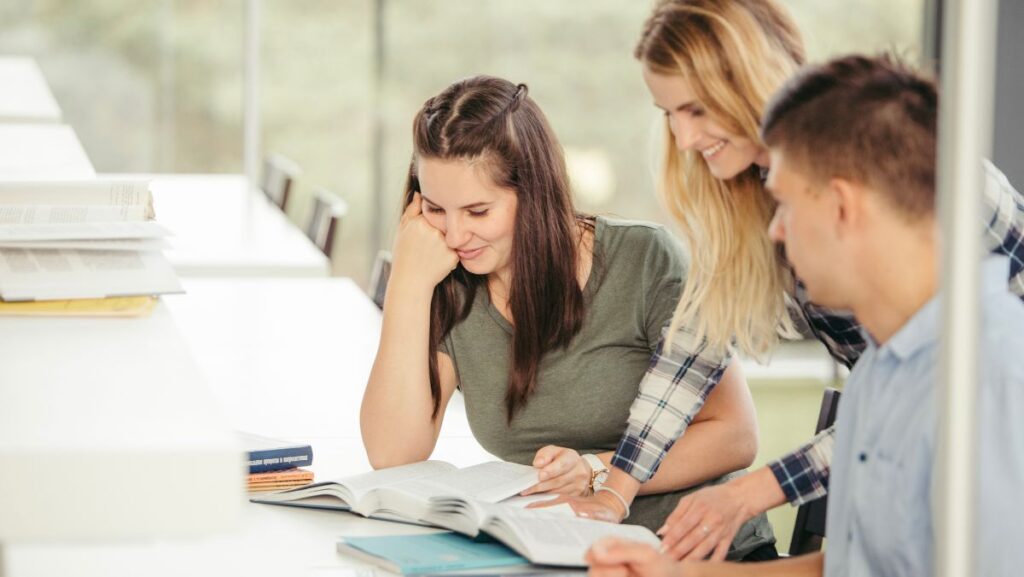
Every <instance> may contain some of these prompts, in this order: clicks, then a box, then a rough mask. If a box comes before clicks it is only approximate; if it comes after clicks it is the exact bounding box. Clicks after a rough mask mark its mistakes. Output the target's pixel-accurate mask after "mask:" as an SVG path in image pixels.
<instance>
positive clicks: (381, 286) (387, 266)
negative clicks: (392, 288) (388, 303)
mask: <svg viewBox="0 0 1024 577" xmlns="http://www.w3.org/2000/svg"><path fill="white" fill-rule="evenodd" d="M390 277H391V253H390V252H388V251H386V250H382V251H380V252H379V253H377V258H376V260H374V261H373V272H371V273H370V286H369V288H368V289H367V291H366V292H367V294H369V295H370V300H372V301H373V304H375V305H377V308H379V309H381V310H384V295H385V294H387V290H388V278H390Z"/></svg>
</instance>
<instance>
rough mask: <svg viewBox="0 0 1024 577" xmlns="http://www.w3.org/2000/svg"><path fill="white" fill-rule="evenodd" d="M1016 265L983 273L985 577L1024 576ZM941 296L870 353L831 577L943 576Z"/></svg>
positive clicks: (856, 374)
mask: <svg viewBox="0 0 1024 577" xmlns="http://www.w3.org/2000/svg"><path fill="white" fill-rule="evenodd" d="M1008 266H1009V262H1008V260H1007V259H1006V258H1005V257H989V258H988V259H986V260H985V262H984V263H983V266H982V272H983V281H982V295H983V297H984V298H983V304H982V313H983V314H982V325H981V335H980V338H979V344H980V348H979V355H980V356H979V365H980V366H981V376H980V381H979V386H978V419H977V425H978V443H979V446H978V454H977V466H978V471H979V475H978V477H977V480H978V481H977V482H978V485H977V506H976V511H977V518H976V528H977V541H976V548H975V557H976V559H977V562H978V564H977V571H976V572H975V573H974V574H973V575H974V576H978V577H981V576H984V577H989V576H993V577H995V576H1003V575H1007V576H1010V575H1024V537H1022V532H1021V531H1020V529H1019V527H1020V526H1021V524H1022V523H1024V303H1021V301H1020V299H1018V298H1016V297H1014V296H1013V295H1012V294H1010V293H1009V292H1008V291H1007V288H1006V276H1007V269H1008ZM940 299H941V295H940V296H937V297H936V298H934V299H932V300H931V301H929V302H928V303H927V304H926V305H925V306H924V307H922V308H921V309H920V310H919V311H918V312H917V314H915V315H914V316H913V317H912V318H911V319H910V320H909V321H908V322H907V323H906V324H905V325H903V327H902V328H901V329H900V330H899V331H898V332H897V333H896V334H895V335H894V336H893V337H892V338H891V339H889V341H888V342H887V343H885V344H884V345H883V346H881V347H878V346H877V345H876V344H875V343H874V342H873V341H872V339H870V338H868V339H867V340H868V343H869V344H868V348H867V350H866V351H865V352H864V355H863V356H861V358H860V361H859V362H858V363H857V364H856V365H855V366H854V368H853V372H852V373H851V374H850V378H849V379H848V380H847V382H846V386H845V387H844V390H843V396H842V400H841V401H840V403H839V416H838V418H837V422H836V444H835V454H834V457H833V460H832V474H831V477H830V487H829V503H828V520H827V526H826V532H827V535H828V543H827V546H826V549H825V575H826V577H838V576H847V575H848V576H850V577H861V576H864V577H867V576H872V577H889V576H906V577H926V576H930V575H933V574H934V571H933V560H932V556H933V554H934V531H933V516H932V510H931V499H932V495H933V492H934V488H935V483H934V478H933V475H932V471H933V465H934V461H935V456H936V455H935V450H936V443H937V441H936V439H937V435H938V418H939V413H940V394H941V391H940V383H939V362H938V360H939V359H938V355H939V333H940V329H941V322H940V314H941V303H940Z"/></svg>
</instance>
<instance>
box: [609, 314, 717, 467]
mask: <svg viewBox="0 0 1024 577" xmlns="http://www.w3.org/2000/svg"><path fill="white" fill-rule="evenodd" d="M667 331H668V329H664V330H663V331H662V338H661V342H660V343H659V344H658V348H657V350H656V351H655V353H654V356H652V357H651V364H650V366H649V367H648V368H647V373H646V374H644V378H643V380H642V381H641V382H640V390H639V393H638V394H637V398H636V399H635V400H634V401H633V405H632V406H631V407H630V409H629V423H628V424H627V426H626V432H625V434H624V435H623V437H622V439H621V440H620V441H619V446H618V448H617V449H616V450H615V455H614V456H613V457H612V466H614V467H618V468H619V469H622V470H623V471H625V472H627V473H629V474H630V475H631V476H633V478H635V479H636V480H638V481H640V482H641V483H643V482H646V481H647V480H648V479H650V478H651V477H653V476H654V474H655V473H656V472H657V471H658V467H659V466H660V465H661V461H662V459H664V458H665V455H666V454H667V453H668V451H669V449H671V448H672V444H673V443H675V441H676V440H677V439H678V438H679V437H681V436H682V435H683V433H684V432H685V431H686V427H688V426H689V425H690V423H691V422H692V421H693V418H694V416H696V415H697V413H698V412H700V409H701V407H703V406H704V402H705V401H706V400H707V398H708V395H709V394H710V393H711V390H712V389H714V387H715V385H717V384H718V381H719V380H720V379H721V378H722V373H724V372H725V368H726V367H727V366H728V365H729V356H728V354H727V353H720V354H716V353H715V352H713V351H711V350H710V349H709V348H708V346H707V342H706V341H698V340H697V338H696V335H695V334H694V333H693V332H692V331H691V330H689V329H687V328H685V327H684V328H682V329H680V330H679V331H677V332H676V334H675V335H674V337H673V339H672V347H671V350H669V351H667V352H666V351H665V350H664V347H665V336H666V333H667Z"/></svg>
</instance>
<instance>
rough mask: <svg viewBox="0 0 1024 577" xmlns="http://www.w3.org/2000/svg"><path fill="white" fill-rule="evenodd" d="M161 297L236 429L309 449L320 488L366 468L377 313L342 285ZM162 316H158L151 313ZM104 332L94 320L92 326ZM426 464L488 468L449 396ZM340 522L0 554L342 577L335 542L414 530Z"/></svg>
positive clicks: (74, 564) (29, 563)
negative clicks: (366, 394)
mask: <svg viewBox="0 0 1024 577" xmlns="http://www.w3.org/2000/svg"><path fill="white" fill-rule="evenodd" d="M184 284H185V288H186V290H187V294H185V295H174V296H168V297H164V302H163V305H162V307H161V309H166V311H168V312H169V313H170V316H171V317H172V318H173V320H174V323H175V325H176V327H177V330H178V331H179V332H180V333H181V335H182V337H183V339H184V341H185V342H186V343H187V344H188V347H189V348H190V350H191V352H192V356H193V357H194V359H195V360H196V363H197V365H198V367H199V372H200V373H201V374H202V375H203V377H204V378H205V380H206V381H207V382H208V383H209V384H210V387H211V389H212V392H213V394H214V396H215V397H216V398H217V399H219V401H220V402H221V403H223V406H224V409H225V414H226V420H227V421H228V422H229V424H230V425H231V426H232V427H234V428H238V429H245V430H249V431H252V432H255V433H260V434H264V435H273V436H277V437H282V438H291V439H295V440H304V441H309V442H311V443H312V445H313V450H314V467H313V470H314V471H315V472H316V474H317V478H318V479H327V478H331V477H337V476H342V475H348V474H353V473H356V472H362V471H365V470H368V469H369V463H368V461H367V460H366V456H365V453H364V451H363V447H362V442H361V440H360V437H359V404H360V400H361V398H362V392H363V388H364V387H365V383H366V378H367V376H368V375H369V371H370V366H371V365H372V362H373V357H374V355H375V353H376V349H377V340H378V337H379V334H380V320H381V317H380V312H379V311H378V310H377V308H376V307H375V306H374V305H373V303H371V302H370V300H369V298H367V297H366V296H365V295H364V294H363V292H362V291H361V290H360V289H359V287H358V286H356V285H355V283H353V282H352V281H351V280H349V279H341V278H322V279H294V278H275V279H186V280H185V283H184ZM159 310H160V309H158V312H159ZM92 322H102V321H99V320H97V321H92ZM441 436H442V437H441V441H440V442H439V444H438V448H437V450H436V451H435V453H434V455H433V457H434V458H439V459H444V460H447V461H449V462H452V463H454V464H456V465H460V466H464V465H469V464H473V463H478V462H481V461H484V460H487V459H489V458H491V457H490V456H489V455H488V454H487V453H486V452H485V451H483V449H482V448H480V446H479V445H478V444H477V443H476V441H475V440H474V439H473V437H472V434H471V433H470V431H469V427H468V424H467V423H466V420H465V410H464V407H463V405H462V402H461V399H460V398H459V397H458V396H457V397H456V398H455V400H454V401H453V404H452V405H451V406H450V407H449V409H448V412H447V416H446V418H445V424H444V428H443V430H442V433H441ZM423 531H425V530H424V529H419V528H415V527H411V526H408V525H402V524H396V523H385V522H380V521H371V520H368V519H363V518H361V517H357V516H354V515H351V514H347V513H339V512H325V511H307V510H299V509H294V508H285V507H273V506H269V505H256V504H251V503H250V504H246V506H245V507H244V511H243V520H242V525H241V526H240V527H239V528H238V529H237V530H235V531H232V532H227V533H222V534H220V535H218V536H214V537H208V538H202V539H192V540H162V541H159V542H153V541H146V542H135V543H115V544H102V543H96V544H57V545H55V544H18V543H16V544H8V545H7V548H6V560H7V565H8V577H26V576H40V577H41V576H48V577H49V576H52V575H104V576H119V575H125V576H129V575H130V576H133V577H134V576H164V575H167V576H171V575H190V576H206V575H210V576H214V575H216V576H225V575H246V576H247V577H255V576H262V575H266V576H274V577H280V575H299V576H305V575H309V576H317V577H325V576H327V575H345V574H346V572H345V571H346V570H345V567H349V566H352V565H353V562H352V561H351V560H349V559H347V558H345V557H343V556H341V555H339V554H338V553H337V552H336V551H335V541H336V540H337V538H338V537H340V536H342V535H373V534H396V533H415V532H423Z"/></svg>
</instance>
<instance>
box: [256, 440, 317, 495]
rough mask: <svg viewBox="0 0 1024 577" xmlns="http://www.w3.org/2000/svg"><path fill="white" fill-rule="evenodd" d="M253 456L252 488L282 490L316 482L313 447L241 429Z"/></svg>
mask: <svg viewBox="0 0 1024 577" xmlns="http://www.w3.org/2000/svg"><path fill="white" fill-rule="evenodd" d="M239 436H240V437H241V439H242V443H243V444H244V446H245V448H246V450H247V451H248V457H249V477H248V479H247V487H248V490H249V492H251V493H257V492H262V491H281V490H284V489H292V488H295V487H303V486H305V485H308V484H310V483H312V482H313V472H312V471H310V470H308V469H303V468H302V467H308V466H310V465H312V464H313V447H311V446H310V445H307V444H302V443H290V442H288V441H281V440H278V439H271V438H269V437H262V436H260V435H254V434H252V433H239Z"/></svg>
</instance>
